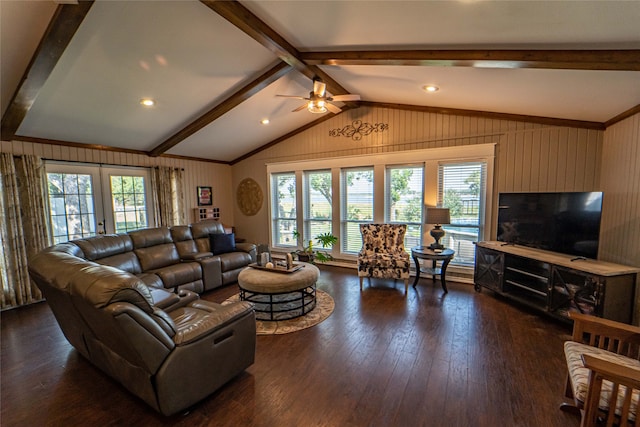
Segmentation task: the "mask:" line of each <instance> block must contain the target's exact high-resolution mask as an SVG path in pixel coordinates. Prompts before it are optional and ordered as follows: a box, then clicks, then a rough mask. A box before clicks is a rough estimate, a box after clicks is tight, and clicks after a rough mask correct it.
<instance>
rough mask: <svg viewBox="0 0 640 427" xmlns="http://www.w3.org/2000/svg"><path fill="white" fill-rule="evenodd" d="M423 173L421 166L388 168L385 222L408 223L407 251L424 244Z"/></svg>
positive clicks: (406, 235)
mask: <svg viewBox="0 0 640 427" xmlns="http://www.w3.org/2000/svg"><path fill="white" fill-rule="evenodd" d="M423 171H424V168H423V167H422V165H420V166H390V167H387V169H386V180H385V183H386V185H385V221H387V222H391V223H402V224H407V233H406V234H405V249H406V250H407V251H411V248H412V247H414V246H419V245H420V244H421V242H422V206H423V188H424V184H423V178H422V177H423Z"/></svg>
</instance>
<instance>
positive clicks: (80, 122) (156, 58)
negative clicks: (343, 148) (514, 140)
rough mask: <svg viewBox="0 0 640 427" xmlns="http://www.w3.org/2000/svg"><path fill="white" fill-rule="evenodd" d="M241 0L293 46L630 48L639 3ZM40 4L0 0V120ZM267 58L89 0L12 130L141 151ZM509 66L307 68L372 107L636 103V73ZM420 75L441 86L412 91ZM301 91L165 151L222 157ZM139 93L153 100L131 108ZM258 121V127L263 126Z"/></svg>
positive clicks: (169, 6)
mask: <svg viewBox="0 0 640 427" xmlns="http://www.w3.org/2000/svg"><path fill="white" fill-rule="evenodd" d="M240 3H241V4H242V5H243V6H244V7H246V8H247V9H249V10H250V11H251V12H253V13H254V14H255V15H257V16H258V17H259V18H260V19H261V20H262V21H264V22H265V23H266V24H267V25H268V26H270V27H271V28H272V29H273V30H275V31H276V32H277V33H278V34H279V35H280V36H282V37H283V38H284V39H285V40H286V41H288V42H289V43H290V44H291V45H292V46H293V47H294V48H295V49H296V50H297V51H299V52H303V53H304V52H317V51H342V50H358V51H365V50H401V49H404V50H417V49H419V50H438V49H465V50H487V49H520V50H531V49H545V50H557V49H572V50H586V51H590V50H593V49H640V24H638V23H639V22H640V1H586V2H582V1H549V2H544V1H473V0H465V1H408V2H404V1H241V2H240ZM54 6H55V5H54ZM54 10H55V7H52V2H51V1H42V2H23V1H19V2H13V1H7V0H2V1H0V14H1V15H2V27H1V31H2V33H1V37H2V39H1V42H2V46H1V47H2V51H1V53H2V114H3V116H4V113H5V111H6V110H7V108H8V105H9V101H8V99H10V98H11V96H12V95H13V92H14V91H15V90H16V88H17V87H18V85H19V84H20V78H21V77H22V75H23V73H24V72H25V70H26V67H27V65H28V62H29V60H30V58H31V56H32V55H33V52H34V50H35V48H36V45H35V43H37V40H39V39H40V37H41V36H42V34H43V32H44V29H45V25H46V22H47V21H48V20H47V19H46V17H47V16H51V15H52V13H53V11H54ZM25 27H26V28H29V29H31V31H30V32H26V31H25ZM34 40H36V42H35V43H34ZM279 62H280V60H279V58H278V56H276V54H275V53H273V52H272V51H270V50H269V49H267V48H266V47H264V46H263V45H261V44H260V43H258V42H257V41H255V40H254V39H253V38H251V37H250V36H248V35H247V34H245V33H244V32H242V31H241V30H240V29H238V28H236V27H235V26H234V25H232V24H231V23H229V22H228V21H227V20H226V19H224V18H222V17H221V16H220V15H218V14H217V13H216V12H214V11H213V10H211V9H210V8H209V7H207V6H206V5H204V4H202V3H200V2H197V1H179V2H178V1H176V2H173V1H145V2H142V1H132V2H125V1H97V2H96V3H95V4H94V5H93V6H92V7H91V9H90V11H89V13H88V14H87V16H86V17H85V18H84V21H83V22H82V24H81V25H80V27H79V29H78V31H77V32H76V34H75V35H74V37H73V39H72V40H71V42H70V43H69V45H68V46H67V48H66V50H65V51H64V53H63V54H62V56H61V58H60V60H59V61H58V63H57V65H56V66H55V68H54V69H53V71H52V72H51V74H50V75H49V77H48V79H47V80H46V82H45V83H44V84H43V85H42V87H41V88H40V89H39V91H38V93H37V96H36V97H35V99H34V101H33V103H32V105H31V107H30V108H29V110H28V113H27V115H26V117H25V118H24V120H23V121H22V122H21V124H20V126H19V127H18V129H17V132H16V138H18V139H19V138H40V139H45V140H56V141H65V142H75V143H84V144H99V145H105V146H113V147H119V148H126V149H133V150H140V151H145V152H148V151H152V150H153V149H154V148H156V147H158V145H160V144H161V143H163V142H164V141H166V140H167V139H169V138H170V137H171V136H172V135H174V134H175V133H176V132H178V131H180V130H182V129H183V128H185V127H187V126H188V125H189V124H190V123H192V122H194V121H195V120H196V119H198V118H199V117H200V116H202V115H203V114H205V113H206V112H207V111H209V110H211V109H212V108H214V107H216V106H217V105H219V104H220V103H222V102H223V101H224V100H225V99H227V98H229V97H231V96H232V95H234V93H236V92H237V91H238V90H240V89H241V88H242V87H243V86H245V85H247V84H248V83H249V82H251V81H253V80H254V79H256V78H257V77H258V76H260V75H261V74H263V73H264V72H265V71H266V70H268V69H270V68H271V67H273V66H275V65H276V64H278V63H279ZM636 62H638V61H636ZM489 65H491V67H493V68H486V67H487V66H489ZM516 65H518V64H512V63H501V64H497V66H498V67H497V68H496V64H495V63H493V64H489V63H478V62H476V63H475V66H474V67H469V66H465V67H461V66H456V67H452V66H408V65H341V66H330V65H321V66H320V69H321V70H322V71H324V72H325V73H326V74H328V75H329V76H330V77H331V78H332V79H333V80H335V81H336V82H337V83H338V84H340V85H341V86H342V87H343V88H344V89H346V90H347V91H348V92H351V93H357V94H360V95H361V97H362V99H363V100H364V101H368V102H373V103H393V104H406V105H410V106H418V107H421V106H424V107H443V108H451V109H465V110H475V111H484V112H496V113H507V114H518V115H528V116H540V117H552V118H558V119H569V120H579V121H588V122H600V123H603V122H606V121H607V120H609V119H611V118H613V117H615V116H616V115H618V114H620V113H623V112H625V111H627V110H629V109H630V108H633V107H634V106H636V105H638V104H640V71H601V70H572V69H569V70H567V69H540V68H500V67H505V66H507V67H513V66H516ZM428 83H431V84H436V85H438V86H439V87H440V88H441V90H440V91H438V92H437V93H435V94H426V93H425V92H423V91H422V90H421V87H422V86H423V85H425V84H428ZM311 87H312V83H311V81H310V80H309V78H308V77H305V76H304V75H303V74H301V73H299V72H297V71H292V72H289V73H287V74H285V75H284V76H283V77H280V78H279V79H278V80H277V81H275V82H274V83H272V84H271V85H269V86H267V87H266V88H264V89H262V90H261V91H259V92H258V93H257V94H254V95H253V96H251V97H250V98H249V99H248V100H245V101H244V102H242V103H240V104H239V105H237V106H236V107H235V108H233V109H231V110H230V111H229V112H226V113H225V114H223V115H221V116H220V117H218V118H217V119H216V120H214V121H212V122H211V123H210V124H208V125H206V126H204V127H203V128H202V129H200V130H199V131H197V132H195V133H193V134H192V135H191V136H189V137H187V138H186V139H184V140H182V141H181V142H179V143H178V144H177V145H175V146H173V147H172V148H170V149H169V150H168V151H166V152H167V154H172V155H180V156H188V157H196V158H203V159H211V160H218V161H223V162H233V161H234V160H235V159H238V158H240V157H242V156H243V155H246V154H247V153H249V152H251V151H253V150H255V149H259V148H260V147H261V146H263V145H265V144H268V143H270V142H272V141H274V140H276V139H277V138H279V137H281V136H282V135H285V134H288V133H290V132H293V131H295V130H296V129H298V128H300V127H302V126H304V125H306V124H308V123H310V122H312V121H314V120H316V119H317V118H318V115H315V114H311V113H309V112H307V111H306V110H303V111H300V112H296V113H293V112H291V110H293V109H294V108H296V107H298V106H299V105H300V102H299V101H296V100H291V99H286V98H278V97H276V96H275V95H276V94H288V95H300V96H306V95H307V94H308V92H309V91H310V90H311ZM143 97H151V98H153V99H155V100H156V102H157V104H156V106H154V107H152V108H150V109H145V108H143V107H142V106H140V104H139V100H140V99H141V98H143ZM263 118H269V119H270V121H271V123H270V124H269V125H267V126H264V125H261V124H260V120H262V119H263Z"/></svg>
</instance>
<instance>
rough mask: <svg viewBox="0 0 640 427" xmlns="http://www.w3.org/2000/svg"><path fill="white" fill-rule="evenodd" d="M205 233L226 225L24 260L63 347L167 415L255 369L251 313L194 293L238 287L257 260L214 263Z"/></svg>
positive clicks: (95, 241) (234, 255) (154, 232)
mask: <svg viewBox="0 0 640 427" xmlns="http://www.w3.org/2000/svg"><path fill="white" fill-rule="evenodd" d="M210 232H223V229H222V226H221V225H220V224H219V223H218V222H217V221H203V222H201V223H197V224H193V225H191V226H181V227H173V228H171V229H168V228H152V229H146V230H140V231H135V232H130V233H128V234H120V235H108V236H99V237H95V238H88V239H82V240H77V241H73V242H68V243H63V244H59V245H55V246H52V247H50V248H47V249H45V250H44V251H42V252H40V253H38V254H36V255H35V256H33V257H31V259H30V260H29V273H30V275H31V277H32V279H33V280H34V281H35V283H36V284H37V285H38V287H39V288H40V289H41V290H42V292H43V295H44V296H45V298H46V299H47V302H48V304H49V306H50V307H51V310H52V311H53V314H54V316H55V317H56V320H57V321H58V323H59V325H60V328H61V329H62V331H63V333H64V335H65V337H66V338H67V340H68V341H69V342H70V343H71V344H72V345H73V346H74V347H75V348H76V349H77V350H78V351H79V352H80V353H81V354H82V355H83V356H84V357H85V358H87V359H88V360H89V361H91V362H92V363H93V364H94V365H96V366H97V367H98V368H100V369H102V370H103V371H104V372H106V373H107V374H109V375H110V376H111V377H113V378H114V379H116V380H117V381H119V382H120V383H121V384H122V385H124V386H125V387H126V388H127V389H128V390H129V391H131V392H132V393H133V394H135V395H137V396H138V397H140V398H141V399H143V400H144V401H145V402H147V403H148V404H149V405H150V406H152V407H153V408H154V409H155V410H157V411H158V412H160V413H161V414H164V415H172V414H175V413H178V412H180V411H183V410H185V409H187V408H189V407H190V406H192V405H193V404H195V403H196V402H198V401H200V400H201V399H203V398H205V397H206V396H208V395H210V394H211V393H213V392H214V391H215V390H217V389H218V388H220V387H221V386H222V385H223V384H225V383H226V382H227V381H229V380H230V379H232V378H233V377H235V376H236V375H238V374H239V373H240V372H242V371H243V370H245V369H246V368H247V367H249V366H250V365H251V364H253V362H254V357H255V343H256V325H255V314H254V310H253V306H252V305H251V304H250V303H247V302H244V301H243V302H237V303H232V304H229V305H220V304H215V303H212V302H209V301H202V300H200V299H199V295H198V294H197V293H196V292H202V291H203V290H209V289H213V288H215V287H218V286H222V285H224V284H227V283H231V282H233V281H235V280H236V278H237V275H238V273H239V271H241V270H242V269H243V268H244V267H245V266H246V265H247V264H249V263H250V262H252V261H253V260H255V246H254V245H251V244H238V245H237V250H236V251H235V252H230V253H224V254H220V255H212V254H211V253H210V252H209V244H208V241H209V233H210ZM189 236H191V237H190V238H189ZM205 236H206V237H205ZM241 249H246V251H244V250H241ZM194 290H195V291H196V292H193V291H194Z"/></svg>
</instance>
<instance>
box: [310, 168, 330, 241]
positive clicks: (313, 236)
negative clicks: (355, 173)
mask: <svg viewBox="0 0 640 427" xmlns="http://www.w3.org/2000/svg"><path fill="white" fill-rule="evenodd" d="M315 174H329V176H330V177H331V184H332V185H331V190H330V191H331V199H332V200H333V176H332V174H331V169H321V170H306V171H304V172H303V185H304V191H303V192H302V198H303V205H304V208H303V221H304V226H303V228H302V229H303V233H302V238H303V240H304V241H309V240H312V239H313V240H314V241H313V243H314V245H315V244H316V243H317V242H316V241H315V238H316V235H317V233H312V232H311V223H312V222H314V223H322V222H326V223H329V232H331V233H332V228H333V204H331V206H330V215H329V218H328V219H323V218H316V217H311V212H312V201H311V192H312V188H311V176H312V175H315ZM332 234H333V233H332ZM326 249H327V251H330V250H331V249H332V248H326Z"/></svg>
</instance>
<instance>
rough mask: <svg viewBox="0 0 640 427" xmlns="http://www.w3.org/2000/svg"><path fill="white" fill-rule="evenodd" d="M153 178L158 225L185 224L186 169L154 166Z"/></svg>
mask: <svg viewBox="0 0 640 427" xmlns="http://www.w3.org/2000/svg"><path fill="white" fill-rule="evenodd" d="M151 180H152V186H153V192H154V195H155V197H154V199H155V200H154V202H155V203H154V205H155V216H156V218H157V223H158V226H160V227H162V226H164V227H171V226H174V225H183V224H185V214H184V191H183V189H184V171H183V170H182V169H180V168H170V167H167V166H156V167H155V168H153V173H152V174H151Z"/></svg>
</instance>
